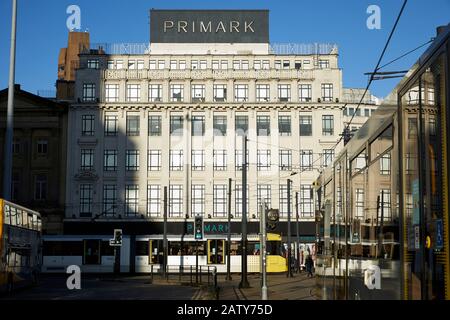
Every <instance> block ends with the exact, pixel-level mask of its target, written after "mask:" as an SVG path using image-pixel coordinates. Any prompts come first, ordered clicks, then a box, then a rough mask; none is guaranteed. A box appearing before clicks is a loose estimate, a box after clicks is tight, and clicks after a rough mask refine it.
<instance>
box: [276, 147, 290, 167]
mask: <svg viewBox="0 0 450 320" xmlns="http://www.w3.org/2000/svg"><path fill="white" fill-rule="evenodd" d="M279 152H280V153H279V154H280V164H279V166H280V170H281V171H291V170H292V151H291V150H280V151H279Z"/></svg>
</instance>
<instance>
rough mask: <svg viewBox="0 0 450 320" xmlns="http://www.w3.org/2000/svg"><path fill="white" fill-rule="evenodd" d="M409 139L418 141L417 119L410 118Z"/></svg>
mask: <svg viewBox="0 0 450 320" xmlns="http://www.w3.org/2000/svg"><path fill="white" fill-rule="evenodd" d="M408 138H410V139H417V119H416V118H408Z"/></svg>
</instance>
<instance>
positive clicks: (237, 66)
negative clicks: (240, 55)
mask: <svg viewBox="0 0 450 320" xmlns="http://www.w3.org/2000/svg"><path fill="white" fill-rule="evenodd" d="M233 69H234V70H239V69H241V62H240V61H239V60H233Z"/></svg>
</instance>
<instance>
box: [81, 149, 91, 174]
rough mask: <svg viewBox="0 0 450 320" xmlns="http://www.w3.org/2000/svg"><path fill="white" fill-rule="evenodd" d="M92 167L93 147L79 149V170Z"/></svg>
mask: <svg viewBox="0 0 450 320" xmlns="http://www.w3.org/2000/svg"><path fill="white" fill-rule="evenodd" d="M92 169H94V149H81V170H92Z"/></svg>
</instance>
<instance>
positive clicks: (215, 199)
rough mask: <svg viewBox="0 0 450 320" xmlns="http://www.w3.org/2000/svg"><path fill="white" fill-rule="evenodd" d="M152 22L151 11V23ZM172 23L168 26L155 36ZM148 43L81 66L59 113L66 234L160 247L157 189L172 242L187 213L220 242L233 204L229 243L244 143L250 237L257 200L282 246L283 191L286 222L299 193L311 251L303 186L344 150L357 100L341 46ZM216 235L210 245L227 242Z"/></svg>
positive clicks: (85, 59) (307, 190)
mask: <svg viewBox="0 0 450 320" xmlns="http://www.w3.org/2000/svg"><path fill="white" fill-rule="evenodd" d="M162 11H163V13H165V14H170V11H165V10H162ZM177 13H178V12H174V13H173V14H174V15H176V14H177ZM160 14H162V13H161V12H160V11H158V10H154V11H153V12H152V19H153V21H158V20H157V19H156V18H154V17H155V16H156V15H160ZM167 21H168V20H165V23H167ZM169 21H172V20H169ZM181 22H183V21H181ZM155 23H156V22H155ZM179 25H180V21H178V22H177V21H176V19H173V21H172V23H170V22H169V23H167V24H166V25H161V30H160V32H163V31H162V30H163V29H164V28H165V27H164V26H166V27H167V28H169V27H170V26H172V28H174V29H176V28H177V26H179ZM219 25H220V23H219ZM224 25H225V24H224ZM226 25H228V24H226ZM230 25H231V22H230ZM247 25H248V24H247ZM183 26H184V24H181V27H183ZM189 26H190V24H189ZM207 26H209V25H208V24H206V22H205V24H204V28H207ZM250 26H253V25H251V24H250ZM152 27H154V25H153V24H152ZM193 28H195V27H193ZM210 28H214V22H213V23H212V26H210ZM219 28H220V27H219ZM254 28H255V29H256V27H254ZM267 28H268V26H267ZM180 30H181V31H179V32H182V33H183V32H184V30H183V28H181V29H180ZM200 30H201V28H200ZM241 32H243V31H242V29H241ZM249 32H251V31H249ZM255 33H257V32H256V31H255ZM152 37H153V39H156V40H155V41H160V42H151V43H150V46H149V48H148V49H149V50H147V51H146V52H140V53H137V54H129V52H128V53H122V54H118V53H117V52H108V51H111V50H107V49H106V48H100V49H101V50H87V51H84V52H82V53H81V54H80V66H79V69H78V70H77V72H76V81H75V97H76V99H75V101H74V103H72V104H71V107H70V111H69V135H68V145H70V146H72V147H71V148H69V150H68V163H67V181H66V192H67V195H68V197H67V205H66V219H65V226H66V231H67V232H68V233H75V234H76V233H87V232H91V233H94V234H96V233H102V232H105V233H108V234H110V233H111V230H112V229H111V228H113V227H118V226H120V227H122V228H124V229H126V231H124V232H129V233H135V234H158V235H161V234H162V222H163V213H164V187H167V194H168V222H169V225H170V226H173V229H172V227H169V233H174V234H176V233H183V234H184V232H186V233H187V234H190V235H192V223H193V221H194V216H196V215H202V216H203V217H204V221H205V224H206V223H207V224H208V225H210V226H211V227H209V228H210V229H209V230H212V229H214V226H216V227H217V228H216V230H219V228H220V226H222V224H223V223H226V221H227V219H228V214H229V212H228V202H229V198H231V212H230V213H231V215H232V219H231V220H232V232H233V233H236V234H239V233H240V230H241V229H240V221H241V214H242V163H243V137H244V135H246V136H247V138H248V142H247V149H248V152H247V161H248V179H247V189H248V193H247V195H248V199H247V203H248V221H249V232H250V233H251V234H257V233H258V230H259V213H260V210H259V205H260V204H261V203H262V201H263V200H265V202H266V204H267V205H268V207H272V208H278V209H280V221H281V222H280V225H279V227H280V232H281V233H282V234H283V235H285V234H286V231H287V228H286V226H287V223H286V221H287V218H288V217H287V215H288V193H287V179H291V180H292V190H291V191H292V193H291V213H292V222H293V223H294V222H295V219H296V213H297V208H296V203H295V195H296V193H297V192H298V215H299V220H300V221H301V222H302V224H301V227H300V232H299V233H300V234H299V236H300V238H301V239H302V241H304V242H311V243H312V242H313V241H314V237H315V224H314V218H315V212H314V204H313V192H312V190H311V184H312V182H313V181H314V180H315V178H316V177H317V175H318V172H320V170H321V169H322V168H324V167H325V166H327V165H328V164H330V163H331V162H332V161H333V157H334V154H336V153H338V152H339V150H340V148H342V146H343V142H342V141H340V142H339V140H340V137H341V133H342V132H343V129H344V124H345V113H344V109H345V108H348V107H349V106H350V105H353V107H355V106H356V105H357V103H358V102H359V101H356V100H354V101H347V102H346V103H344V102H343V101H342V100H343V92H344V89H343V85H342V69H341V68H340V67H339V65H338V49H337V47H336V46H335V45H317V44H316V45H310V46H300V45H271V44H270V43H269V42H268V41H266V42H256V43H255V42H252V43H248V42H247V43H246V42H242V41H249V40H248V36H247V38H245V37H244V36H243V39H244V40H242V41H241V42H239V41H237V42H236V43H223V42H221V40H222V39H221V38H216V40H212V41H211V42H209V43H197V42H195V41H196V40H195V39H194V40H192V42H191V43H185V42H187V41H190V39H193V38H192V37H191V36H186V38H185V39H187V40H183V39H184V38H181V40H177V41H180V42H178V43H174V42H164V41H165V40H164V39H172V38H170V37H168V36H167V37H166V38H165V37H164V34H163V35H162V36H161V37H159V36H153V33H152ZM260 38H261V37H259V38H258V39H260ZM263 38H264V37H263ZM161 39H162V40H161ZM168 41H173V40H168ZM183 41H185V42H183ZM264 41H265V40H264ZM249 42H250V41H249ZM97 49H99V48H97ZM122 51H123V50H122ZM375 108H376V105H375V104H374V103H372V102H370V103H368V104H364V110H365V109H370V110H372V109H375ZM364 116H365V115H364ZM230 178H231V179H232V184H231V190H230V189H229V188H228V180H229V179H230ZM229 193H230V195H229ZM93 220H95V224H93V223H92V221H93ZM221 230H222V232H220V231H217V232H215V233H217V234H216V235H219V236H225V232H224V230H226V228H222V229H221ZM291 230H292V232H293V235H296V228H295V227H294V225H293V227H292V228H291ZM211 233H213V232H212V231H211Z"/></svg>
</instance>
